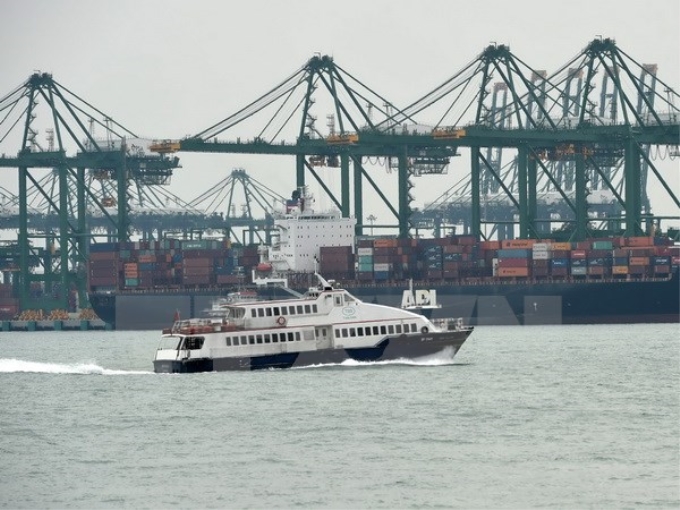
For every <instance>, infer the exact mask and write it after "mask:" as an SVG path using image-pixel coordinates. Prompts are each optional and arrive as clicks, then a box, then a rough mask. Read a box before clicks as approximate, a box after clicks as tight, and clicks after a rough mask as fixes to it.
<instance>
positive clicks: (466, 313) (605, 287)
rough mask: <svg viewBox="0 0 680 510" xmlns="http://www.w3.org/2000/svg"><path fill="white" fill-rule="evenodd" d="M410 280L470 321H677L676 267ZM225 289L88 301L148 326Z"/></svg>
mask: <svg viewBox="0 0 680 510" xmlns="http://www.w3.org/2000/svg"><path fill="white" fill-rule="evenodd" d="M342 285H343V287H345V288H347V289H349V290H351V292H352V294H354V295H355V296H356V297H358V298H359V299H362V300H363V301H368V302H375V303H380V304H384V305H388V306H396V307H398V306H400V305H401V302H402V295H403V292H404V291H405V290H407V289H408V284H402V285H394V284H387V283H383V284H375V283H373V282H371V283H370V284H369V283H361V282H354V284H352V282H342ZM416 286H417V288H421V289H427V290H436V291H437V298H438V302H439V304H440V305H441V308H440V309H438V310H435V311H434V313H433V316H434V317H439V316H441V317H462V318H463V320H464V321H465V323H466V324H469V325H473V326H475V325H479V326H486V325H536V324H617V323H628V324H634V323H652V322H656V323H677V322H680V278H679V276H678V268H677V267H674V268H673V271H672V272H671V274H670V275H669V276H668V277H666V278H646V279H634V280H614V279H608V280H607V279H603V280H587V279H583V280H576V279H571V280H569V279H564V280H562V281H557V280H553V281H548V280H541V281H539V280H524V281H498V280H496V281H489V282H474V283H467V284H465V283H463V282H456V283H452V284H443V283H439V284H436V283H432V282H429V283H425V282H420V283H416ZM230 290H232V291H233V288H232V289H230ZM296 290H298V291H304V290H306V289H302V288H300V289H296ZM226 292H227V291H226V289H225V290H224V291H223V292H220V291H218V290H214V291H206V290H203V291H201V290H196V291H189V290H186V289H185V290H168V291H161V290H156V291H152V290H148V291H145V292H132V293H126V292H124V291H118V292H112V293H106V292H104V293H99V292H93V293H91V294H90V303H91V305H92V307H93V309H94V311H95V312H96V314H97V315H98V316H99V317H100V318H101V319H103V320H104V321H105V322H107V323H109V324H111V325H113V327H115V329H118V330H152V329H153V330H155V329H161V328H163V327H167V326H168V325H169V324H171V323H172V321H173V317H174V316H175V314H176V312H179V314H180V316H181V317H195V316H197V315H200V313H201V312H202V311H203V310H205V309H208V308H210V307H211V305H212V302H213V301H214V300H215V299H217V298H218V297H219V296H220V295H221V294H222V295H226ZM261 294H262V293H261ZM287 295H288V294H287V293H286V292H285V291H284V290H281V289H272V288H270V289H266V291H265V292H264V295H261V297H262V298H264V299H267V298H275V297H277V298H281V297H285V296H287Z"/></svg>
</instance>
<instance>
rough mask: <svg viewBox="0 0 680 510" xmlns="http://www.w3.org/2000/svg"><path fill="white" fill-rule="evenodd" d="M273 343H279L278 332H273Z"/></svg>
mask: <svg viewBox="0 0 680 510" xmlns="http://www.w3.org/2000/svg"><path fill="white" fill-rule="evenodd" d="M272 343H274V344H278V343H279V334H278V333H272Z"/></svg>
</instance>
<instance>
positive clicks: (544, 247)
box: [532, 243, 550, 251]
mask: <svg viewBox="0 0 680 510" xmlns="http://www.w3.org/2000/svg"><path fill="white" fill-rule="evenodd" d="M532 249H533V250H534V251H548V250H550V243H535V244H534V246H533V247H532Z"/></svg>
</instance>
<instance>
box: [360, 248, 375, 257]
mask: <svg viewBox="0 0 680 510" xmlns="http://www.w3.org/2000/svg"><path fill="white" fill-rule="evenodd" d="M357 255H358V256H360V257H361V256H367V255H368V256H372V255H373V248H357Z"/></svg>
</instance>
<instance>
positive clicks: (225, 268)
mask: <svg viewBox="0 0 680 510" xmlns="http://www.w3.org/2000/svg"><path fill="white" fill-rule="evenodd" d="M237 262H238V260H237V258H236V257H235V253H234V250H232V249H231V248H229V249H227V250H226V252H225V253H224V257H219V258H217V259H215V264H216V265H215V283H217V284H218V285H236V284H238V283H239V277H238V275H237V274H236V272H235V269H236V266H237Z"/></svg>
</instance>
